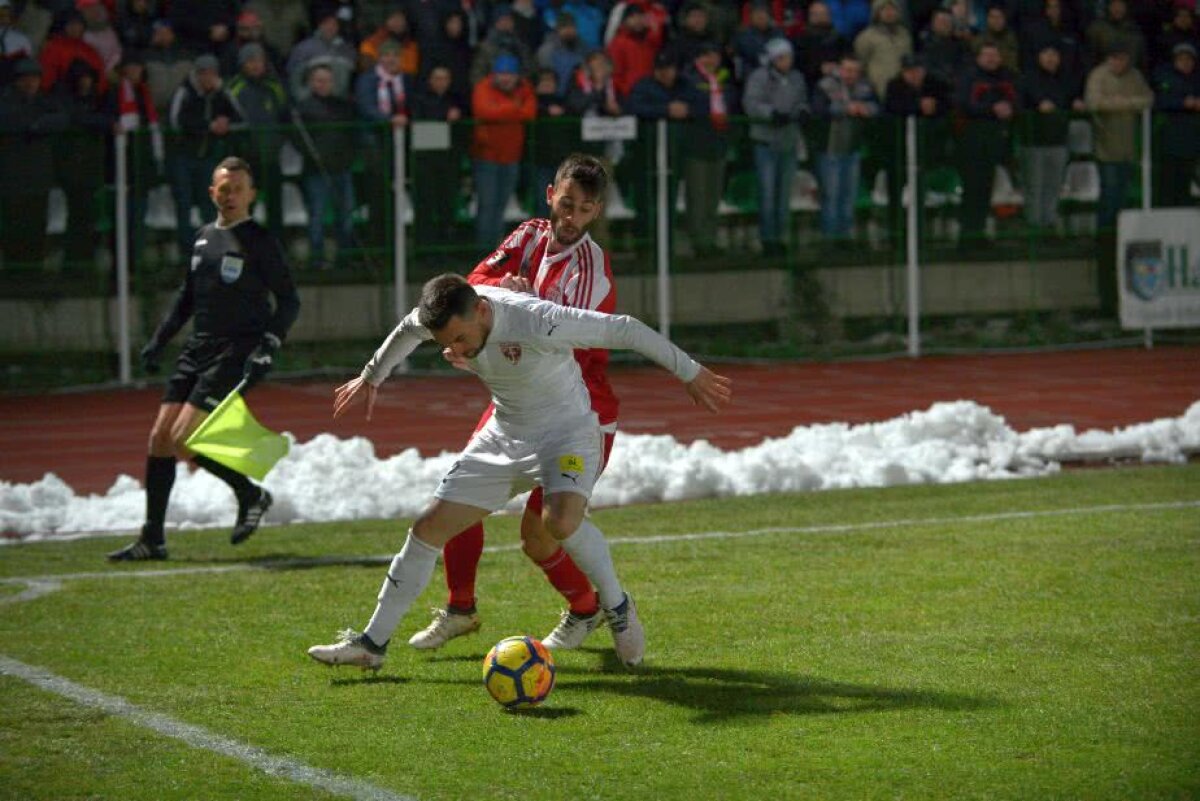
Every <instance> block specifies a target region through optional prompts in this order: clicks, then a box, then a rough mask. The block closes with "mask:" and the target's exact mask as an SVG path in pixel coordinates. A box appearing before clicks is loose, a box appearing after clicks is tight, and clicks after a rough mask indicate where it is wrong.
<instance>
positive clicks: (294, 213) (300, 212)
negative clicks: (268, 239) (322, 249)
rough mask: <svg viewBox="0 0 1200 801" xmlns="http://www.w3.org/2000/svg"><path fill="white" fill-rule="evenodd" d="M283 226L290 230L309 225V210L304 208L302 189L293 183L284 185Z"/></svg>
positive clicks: (285, 182)
mask: <svg viewBox="0 0 1200 801" xmlns="http://www.w3.org/2000/svg"><path fill="white" fill-rule="evenodd" d="M282 196H283V224H284V225H286V226H288V227H289V228H303V227H304V226H306V225H308V209H307V208H305V206H304V195H303V194H301V192H300V187H298V186H296V184H294V183H292V182H291V181H284V183H283V192H282Z"/></svg>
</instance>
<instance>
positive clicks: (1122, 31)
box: [1086, 4, 1146, 67]
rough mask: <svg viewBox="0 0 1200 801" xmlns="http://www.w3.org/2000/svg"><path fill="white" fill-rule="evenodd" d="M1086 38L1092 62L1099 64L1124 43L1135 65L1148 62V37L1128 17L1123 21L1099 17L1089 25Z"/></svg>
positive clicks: (1142, 64)
mask: <svg viewBox="0 0 1200 801" xmlns="http://www.w3.org/2000/svg"><path fill="white" fill-rule="evenodd" d="M1131 5H1132V4H1131ZM1086 39H1087V49H1088V58H1089V59H1090V60H1091V63H1092V64H1099V63H1100V62H1101V61H1103V60H1104V59H1106V58H1107V57H1108V54H1109V52H1110V51H1111V50H1112V49H1113V47H1114V46H1115V45H1117V44H1123V45H1125V46H1126V47H1128V48H1129V49H1130V51H1131V53H1132V59H1133V65H1134V66H1135V67H1141V66H1144V65H1145V64H1146V37H1144V36H1143V35H1142V32H1141V30H1140V29H1139V28H1138V26H1137V25H1135V24H1134V23H1133V21H1132V20H1130V19H1128V18H1126V19H1124V20H1122V21H1121V22H1113V21H1112V20H1111V19H1098V20H1096V21H1095V22H1093V23H1092V24H1091V25H1089V26H1088V28H1087V37H1086Z"/></svg>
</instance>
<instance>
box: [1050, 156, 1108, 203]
mask: <svg viewBox="0 0 1200 801" xmlns="http://www.w3.org/2000/svg"><path fill="white" fill-rule="evenodd" d="M1058 196H1059V197H1060V198H1061V199H1063V200H1074V201H1076V202H1078V203H1095V202H1096V201H1098V200H1099V199H1100V170H1099V168H1098V167H1096V162H1094V161H1073V162H1071V163H1070V164H1068V165H1067V174H1066V177H1065V178H1064V179H1063V188H1062V191H1061V192H1059V195H1058Z"/></svg>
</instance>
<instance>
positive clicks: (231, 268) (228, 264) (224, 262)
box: [221, 256, 246, 284]
mask: <svg viewBox="0 0 1200 801" xmlns="http://www.w3.org/2000/svg"><path fill="white" fill-rule="evenodd" d="M245 263H246V262H245V260H244V259H243V258H242V257H241V256H225V257H223V258H222V259H221V280H222V281H224V282H225V283H227V284H232V283H233V282H234V281H236V280H238V279H239V278H241V276H242V267H243V266H244V265H245Z"/></svg>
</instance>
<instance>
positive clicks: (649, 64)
mask: <svg viewBox="0 0 1200 801" xmlns="http://www.w3.org/2000/svg"><path fill="white" fill-rule="evenodd" d="M657 53H658V46H657V45H655V43H654V40H653V39H651V38H650V37H649V36H648V35H646V34H643V35H642V36H634V35H632V34H631V33H629V31H627V30H624V29H622V30H620V31H618V32H617V35H616V36H615V37H613V40H612V43H611V44H610V45H609V46H608V55H609V58H611V59H612V64H613V83H614V84H615V85H616V87H617V94H618V95H620V96H621V97H625V96H626V95H628V94H629V92H630V91H631V90H632V89H633V85H634V84H635V83H637V82H638V81H640V80H641V79H642V78H645V77H646V76H647V75H649V74H650V73H652V72H654V56H655V54H657Z"/></svg>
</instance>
